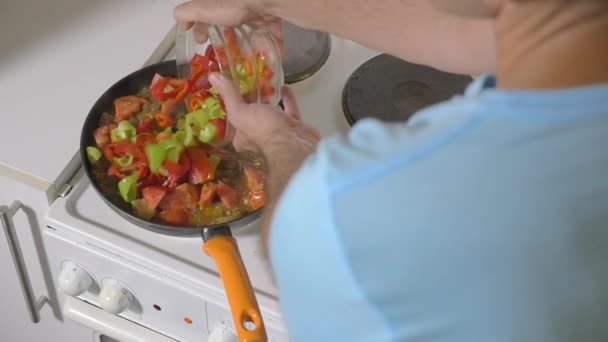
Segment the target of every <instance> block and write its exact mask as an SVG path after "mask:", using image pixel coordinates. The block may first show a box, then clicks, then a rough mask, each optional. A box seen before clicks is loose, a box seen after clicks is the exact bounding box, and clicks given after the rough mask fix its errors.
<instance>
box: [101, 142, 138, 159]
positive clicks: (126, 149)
mask: <svg viewBox="0 0 608 342" xmlns="http://www.w3.org/2000/svg"><path fill="white" fill-rule="evenodd" d="M138 151H139V149H138V148H137V146H135V145H133V144H131V143H130V142H128V141H121V142H117V143H114V144H110V145H107V146H106V148H105V149H104V150H103V155H104V156H105V157H106V159H107V160H110V161H111V160H112V159H114V157H122V156H125V155H127V154H131V155H133V156H137V155H138Z"/></svg>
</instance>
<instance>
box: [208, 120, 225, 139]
mask: <svg viewBox="0 0 608 342" xmlns="http://www.w3.org/2000/svg"><path fill="white" fill-rule="evenodd" d="M209 122H211V123H212V124H214V125H215V128H216V133H215V139H216V140H217V139H224V136H225V135H226V120H224V119H213V120H211V121H209Z"/></svg>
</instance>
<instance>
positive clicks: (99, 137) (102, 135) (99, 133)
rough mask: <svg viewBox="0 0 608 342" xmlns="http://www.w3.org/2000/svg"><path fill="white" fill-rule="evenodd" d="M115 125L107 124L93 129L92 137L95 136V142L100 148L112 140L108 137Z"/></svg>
mask: <svg viewBox="0 0 608 342" xmlns="http://www.w3.org/2000/svg"><path fill="white" fill-rule="evenodd" d="M116 127H117V125H116V124H109V125H105V126H101V127H99V128H97V129H95V131H93V138H95V143H96V144H97V147H99V149H100V150H103V149H104V148H105V147H106V146H108V144H109V143H110V142H111V141H112V140H111V138H110V133H111V132H112V130H113V129H114V128H116Z"/></svg>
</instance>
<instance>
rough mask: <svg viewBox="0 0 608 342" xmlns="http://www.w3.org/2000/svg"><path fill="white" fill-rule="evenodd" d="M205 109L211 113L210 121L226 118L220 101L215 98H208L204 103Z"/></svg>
mask: <svg viewBox="0 0 608 342" xmlns="http://www.w3.org/2000/svg"><path fill="white" fill-rule="evenodd" d="M203 108H204V109H205V110H206V111H207V113H209V120H213V119H223V118H225V117H226V113H225V112H224V110H223V109H222V105H221V104H220V100H218V99H217V98H215V97H208V98H207V99H206V100H205V103H203Z"/></svg>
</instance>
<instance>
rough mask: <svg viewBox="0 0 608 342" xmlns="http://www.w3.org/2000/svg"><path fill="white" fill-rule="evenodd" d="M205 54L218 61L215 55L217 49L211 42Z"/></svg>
mask: <svg viewBox="0 0 608 342" xmlns="http://www.w3.org/2000/svg"><path fill="white" fill-rule="evenodd" d="M205 56H206V57H207V58H209V60H210V61H212V62H215V63H217V56H216V55H215V50H214V49H213V46H212V45H211V44H209V46H207V49H206V50H205Z"/></svg>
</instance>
